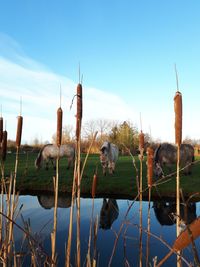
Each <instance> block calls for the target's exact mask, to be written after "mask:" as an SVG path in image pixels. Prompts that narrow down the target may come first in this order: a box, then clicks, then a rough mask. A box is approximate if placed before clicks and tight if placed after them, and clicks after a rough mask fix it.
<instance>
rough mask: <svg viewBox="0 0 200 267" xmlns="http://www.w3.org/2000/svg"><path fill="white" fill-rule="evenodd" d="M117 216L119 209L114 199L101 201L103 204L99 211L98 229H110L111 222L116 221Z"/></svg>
mask: <svg viewBox="0 0 200 267" xmlns="http://www.w3.org/2000/svg"><path fill="white" fill-rule="evenodd" d="M118 216H119V207H118V205H117V201H116V199H113V198H109V199H108V200H107V199H106V198H104V199H103V204H102V207H101V211H100V223H99V227H100V228H102V229H104V230H107V229H110V228H111V226H112V224H113V222H114V221H115V220H117V218H118Z"/></svg>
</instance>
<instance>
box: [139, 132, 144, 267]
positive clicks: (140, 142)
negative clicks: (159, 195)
mask: <svg viewBox="0 0 200 267" xmlns="http://www.w3.org/2000/svg"><path fill="white" fill-rule="evenodd" d="M139 150H140V155H139V159H140V185H139V186H140V241H139V251H140V267H142V176H143V166H142V165H143V155H144V134H143V132H142V130H141V132H140V134H139Z"/></svg>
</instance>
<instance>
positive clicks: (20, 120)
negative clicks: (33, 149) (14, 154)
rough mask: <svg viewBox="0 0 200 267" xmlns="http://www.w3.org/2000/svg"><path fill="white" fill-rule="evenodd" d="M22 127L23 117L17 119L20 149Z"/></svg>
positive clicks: (18, 145)
mask: <svg viewBox="0 0 200 267" xmlns="http://www.w3.org/2000/svg"><path fill="white" fill-rule="evenodd" d="M22 126H23V117H22V116H18V117H17V135H16V146H17V147H20V145H21V138H22Z"/></svg>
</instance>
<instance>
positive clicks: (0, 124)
mask: <svg viewBox="0 0 200 267" xmlns="http://www.w3.org/2000/svg"><path fill="white" fill-rule="evenodd" d="M2 139H3V118H2V117H0V143H1V142H2Z"/></svg>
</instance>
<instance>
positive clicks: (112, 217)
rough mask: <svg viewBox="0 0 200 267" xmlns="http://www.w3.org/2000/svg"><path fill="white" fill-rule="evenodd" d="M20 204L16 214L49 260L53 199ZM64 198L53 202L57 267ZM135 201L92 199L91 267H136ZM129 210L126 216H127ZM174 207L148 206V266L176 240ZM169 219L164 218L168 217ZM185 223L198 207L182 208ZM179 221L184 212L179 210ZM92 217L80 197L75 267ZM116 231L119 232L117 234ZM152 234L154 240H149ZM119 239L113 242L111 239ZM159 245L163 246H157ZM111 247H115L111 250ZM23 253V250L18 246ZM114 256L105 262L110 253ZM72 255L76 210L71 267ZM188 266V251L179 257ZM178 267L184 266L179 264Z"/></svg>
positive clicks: (61, 259)
mask: <svg viewBox="0 0 200 267" xmlns="http://www.w3.org/2000/svg"><path fill="white" fill-rule="evenodd" d="M21 204H23V207H22V211H21V214H22V215H23V219H24V220H25V221H28V220H30V228H31V232H32V234H33V236H34V237H35V238H36V239H37V240H40V241H41V243H42V245H43V247H44V249H45V251H46V253H48V254H49V255H51V242H50V233H51V232H52V229H53V213H54V209H53V206H54V199H53V196H50V195H40V196H28V195H21V196H20V197H19V206H20V205H21ZM70 205H71V199H70V197H65V196H61V197H59V199H58V206H59V208H58V214H57V218H58V223H57V243H56V252H57V253H58V266H65V245H66V243H67V237H68V226H69V217H70ZM148 206H149V203H148V202H147V201H143V203H142V214H143V216H142V223H143V225H142V228H143V230H144V231H143V232H142V245H143V251H142V253H143V254H142V255H143V256H142V257H143V266H146V260H145V258H146V250H147V234H146V229H147V217H148ZM139 207H140V205H139V202H138V201H135V202H133V201H132V200H124V199H111V198H104V199H103V198H96V199H94V210H93V218H94V220H95V218H96V217H97V216H98V223H99V226H98V234H97V256H98V257H97V258H98V260H97V266H108V265H109V262H110V263H111V265H110V266H115V267H117V266H139V243H140V242H139V240H140V235H139V222H140V215H139ZM128 210H129V212H128V214H127V211H128ZM173 212H175V204H174V203H173V202H169V201H164V200H163V199H162V201H159V202H158V201H157V202H150V218H151V221H150V230H151V233H152V236H150V240H149V263H151V264H152V266H153V258H154V257H155V256H157V257H158V261H159V260H160V259H162V258H163V257H164V256H165V255H166V254H167V253H168V252H169V249H168V248H167V246H166V245H165V244H164V242H166V243H168V244H169V245H173V242H174V240H175V237H176V226H175V221H174V219H175V218H174V217H173V215H172V214H173ZM169 214H171V215H170V217H169ZM187 214H188V222H189V223H190V222H192V221H193V220H194V219H195V218H196V217H198V216H200V202H197V203H190V206H189V207H188V209H187ZM181 215H182V217H184V209H183V208H181ZM91 216H92V199H89V198H81V262H82V264H81V265H82V266H86V254H87V248H88V238H89V231H90V220H91ZM17 223H18V224H19V225H21V226H22V227H23V226H24V223H23V222H22V218H21V217H20V216H18V219H17ZM120 229H121V231H120ZM14 230H15V242H16V248H18V249H20V247H21V246H22V237H23V233H22V232H21V230H19V229H18V228H17V227H16V226H15V229H14ZM153 235H155V236H153ZM117 237H119V238H117ZM162 240H164V242H162ZM195 244H196V247H197V251H198V253H199V254H200V238H198V239H197V240H196V241H195ZM114 245H116V247H115V248H114ZM23 249H25V246H24V247H23ZM113 251H114V254H113V257H112V259H111V255H112V252H113ZM75 254H76V211H74V220H73V240H72V251H71V262H72V265H73V266H75ZM183 256H184V258H185V259H186V260H187V261H188V262H192V263H194V256H193V251H192V248H191V247H190V246H189V247H188V248H186V249H185V250H184V252H183ZM23 266H29V259H28V258H27V259H26V258H25V260H24V263H23ZM163 266H176V256H175V255H172V256H171V257H170V258H169V259H168V260H167V261H166V263H165V264H164V265H163ZM183 266H187V265H186V264H184V263H183Z"/></svg>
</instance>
